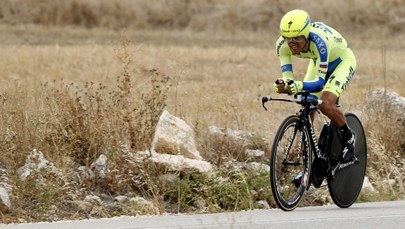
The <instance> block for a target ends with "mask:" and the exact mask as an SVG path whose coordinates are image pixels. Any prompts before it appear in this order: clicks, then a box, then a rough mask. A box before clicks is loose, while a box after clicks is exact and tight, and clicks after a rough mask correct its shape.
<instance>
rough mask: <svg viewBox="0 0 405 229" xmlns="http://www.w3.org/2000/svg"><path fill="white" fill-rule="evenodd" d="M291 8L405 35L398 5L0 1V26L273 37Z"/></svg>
mask: <svg viewBox="0 0 405 229" xmlns="http://www.w3.org/2000/svg"><path fill="white" fill-rule="evenodd" d="M294 8H301V9H304V10H306V11H308V12H309V13H310V15H311V16H312V19H313V20H314V21H323V22H325V23H327V24H331V25H333V26H334V27H336V28H337V29H338V30H340V31H342V32H344V33H345V34H347V35H350V36H351V35H359V34H364V36H365V37H366V38H367V37H370V36H371V37H375V38H383V37H386V36H397V35H400V36H401V37H404V36H405V35H404V33H405V3H404V1H403V0H384V1H382V0H337V1H323V0H314V1H303V0H291V1H280V0H256V1H250V0H216V1H214V0H193V1H191V0H159V1H150V0H30V1H25V0H2V3H1V5H0V23H4V24H9V25H27V24H36V25H44V26H80V27H85V28H97V27H104V28H111V29H123V28H125V29H134V30H140V29H150V30H154V29H167V30H191V31H216V30H225V31H228V32H233V31H238V30H247V31H266V32H267V31H270V32H271V33H277V31H278V22H279V20H280V18H281V17H282V15H283V14H284V13H285V12H287V11H289V10H291V9H294Z"/></svg>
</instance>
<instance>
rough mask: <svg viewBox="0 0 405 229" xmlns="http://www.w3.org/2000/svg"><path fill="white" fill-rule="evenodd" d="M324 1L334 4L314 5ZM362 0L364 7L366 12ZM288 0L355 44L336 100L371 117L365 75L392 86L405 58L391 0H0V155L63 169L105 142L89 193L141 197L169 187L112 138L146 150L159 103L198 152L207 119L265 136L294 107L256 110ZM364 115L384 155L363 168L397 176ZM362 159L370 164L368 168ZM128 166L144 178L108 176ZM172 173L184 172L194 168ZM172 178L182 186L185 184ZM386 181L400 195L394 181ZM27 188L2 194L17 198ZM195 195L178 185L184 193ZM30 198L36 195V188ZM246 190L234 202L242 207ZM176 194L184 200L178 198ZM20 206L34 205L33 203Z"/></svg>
mask: <svg viewBox="0 0 405 229" xmlns="http://www.w3.org/2000/svg"><path fill="white" fill-rule="evenodd" d="M173 2H175V3H173ZM349 2H350V3H349ZM325 4H328V6H330V5H329V4H332V5H333V6H339V7H331V8H329V10H328V11H325V10H323V9H324V8H325V7H326V5H325ZM364 5H368V6H369V7H368V8H367V9H366V10H365V9H363V6H364ZM296 7H303V8H304V9H307V10H308V11H309V12H310V13H312V15H314V16H313V17H316V18H315V19H316V20H323V21H325V22H327V23H328V24H330V25H332V26H335V27H336V28H338V29H340V30H342V31H343V33H344V34H346V35H347V36H346V37H347V39H348V41H349V43H350V45H351V47H352V49H353V50H354V52H355V54H356V56H357V59H358V69H357V74H356V77H355V78H354V80H353V82H352V83H351V84H350V86H349V88H348V90H347V91H346V92H345V94H344V95H343V97H342V100H341V101H342V105H343V109H344V110H345V111H352V112H354V113H356V114H359V115H360V116H361V118H362V119H363V120H370V119H367V117H368V116H370V115H373V114H370V113H369V112H363V110H364V103H365V101H366V100H367V98H366V97H365V94H366V92H367V91H369V90H371V89H373V88H376V87H384V88H386V89H388V90H393V91H396V92H397V93H399V94H400V95H402V96H405V90H404V88H403V86H402V85H403V83H404V81H405V78H404V75H403V72H404V71H405V67H404V66H402V65H401V64H400V63H401V60H402V58H403V56H404V53H405V42H404V40H405V39H404V38H405V31H404V29H403V28H404V27H403V26H402V27H401V25H402V24H401V23H402V22H401V20H403V18H400V15H401V12H403V10H404V4H403V3H401V1H395V0H390V1H385V2H384V5H381V4H380V3H378V2H375V1H367V0H357V1H354V2H353V1H345V0H341V1H335V2H333V3H329V2H328V3H326V2H324V1H315V2H314V4H310V5H308V4H305V5H303V3H302V1H295V2H294V1H292V2H289V3H285V2H281V1H276V0H271V1H255V4H252V3H251V2H250V1H209V0H200V1H181V0H178V1H159V3H156V4H150V1H147V0H145V1H142V0H140V1H107V0H105V1H79V0H71V1H50V0H49V1H47V0H36V1H29V2H27V1H22V0H21V1H20V0H18V1H12V0H10V1H4V2H2V5H1V6H0V21H1V22H2V23H1V24H0V34H2V35H1V36H0V47H1V53H2V55H0V82H1V83H0V95H1V97H0V102H1V107H0V111H1V114H0V128H1V129H2V130H3V131H2V133H1V134H0V148H1V151H2V152H3V157H2V158H0V164H1V165H2V166H4V167H6V168H8V169H9V170H10V171H12V172H11V173H12V174H13V171H14V172H15V170H16V169H17V168H19V167H20V166H21V165H23V163H24V160H25V157H26V154H27V153H28V152H30V151H31V150H32V149H33V148H37V149H39V150H41V151H42V152H44V153H45V155H46V157H47V158H48V159H50V160H52V161H54V162H55V163H56V164H57V165H58V166H60V167H61V168H62V169H63V170H66V171H68V170H69V168H68V166H70V165H72V164H71V163H73V162H72V161H71V160H73V161H74V163H76V164H75V165H78V164H84V165H88V164H89V163H90V162H91V161H92V160H94V158H96V157H97V156H98V155H99V154H100V153H106V154H108V155H109V156H110V158H112V161H113V162H114V163H115V164H116V166H115V167H114V168H112V169H113V172H112V173H111V174H109V176H110V177H109V178H111V180H110V181H109V182H110V183H108V184H107V185H106V184H94V183H91V182H90V183H89V184H88V186H87V187H86V188H87V190H88V191H96V190H102V192H103V191H104V192H109V193H113V194H119V193H124V192H127V191H128V190H132V191H134V192H135V191H136V192H141V193H143V194H145V195H147V196H149V197H152V198H153V197H155V198H156V197H159V196H168V197H170V198H172V194H171V193H170V192H169V193H167V192H166V191H168V190H167V187H166V188H165V186H164V185H161V184H159V183H154V182H152V181H153V180H156V179H157V176H158V175H159V174H148V172H150V171H156V173H161V172H162V171H161V170H160V168H151V167H148V166H146V167H136V168H133V167H131V166H130V165H126V166H122V165H123V163H125V162H124V159H123V158H122V157H121V155H120V152H121V151H120V149H119V145H121V144H122V143H125V144H127V145H128V146H129V147H131V148H132V149H133V150H141V149H145V148H148V144H149V143H150V140H151V135H152V134H153V133H152V131H153V127H154V124H155V122H156V118H157V117H158V115H159V114H160V113H161V111H162V109H167V110H169V111H170V112H171V113H172V114H174V115H176V116H179V117H181V118H183V119H185V120H186V122H187V123H189V124H190V125H192V126H193V128H194V130H195V131H196V133H197V137H198V139H197V142H198V143H199V148H200V150H201V151H202V153H206V154H207V155H209V154H211V156H210V157H212V158H215V159H212V160H219V159H218V158H217V157H213V156H212V153H213V152H207V151H209V150H208V148H209V146H207V144H210V143H212V142H208V143H207V141H208V140H207V139H209V136H208V133H207V132H208V126H210V125H216V126H218V127H225V128H232V129H241V130H247V131H253V132H256V134H257V135H258V136H260V137H264V138H265V139H266V143H268V144H270V143H271V140H272V138H273V135H274V134H275V131H276V129H277V128H278V125H279V123H280V122H281V121H282V119H283V118H284V117H285V116H286V115H288V114H291V113H294V112H296V110H297V108H298V107H296V106H285V104H277V103H274V104H270V111H267V112H266V111H264V110H263V109H262V107H261V104H260V103H259V97H260V96H261V95H268V94H270V95H273V93H272V92H271V85H272V83H273V81H274V79H275V78H277V77H278V76H279V75H280V73H279V63H278V59H277V57H276V55H275V50H274V49H275V47H274V42H275V40H276V37H277V29H276V27H277V26H273V25H277V24H278V20H279V18H280V17H281V15H282V13H283V12H284V11H285V10H286V9H290V8H296ZM41 10H42V11H41ZM101 15H102V16H101ZM402 15H403V14H402ZM370 22H371V23H370ZM369 23H370V24H369ZM269 25H270V26H269ZM89 28H91V29H89ZM377 31H378V33H377ZM128 39H130V40H128ZM295 61H296V62H295V71H296V72H302V73H303V72H304V71H305V68H306V65H307V62H306V61H303V60H295ZM168 76H170V80H169V78H168ZM321 120H323V119H321ZM365 126H366V131H367V133H369V138H370V143H369V146H370V149H369V156H370V157H369V158H370V161H382V163H383V164H384V165H383V166H385V168H384V169H383V170H381V171H380V173H374V174H375V175H374V176H371V177H372V178H375V179H391V178H393V176H396V177H395V179H397V180H399V181H401V182H402V181H403V178H402V177H400V178H398V176H401V173H398V172H396V171H397V170H395V169H394V168H395V166H398V165H400V163H402V161H401V160H399V159H398V160H396V162H395V163H396V164H395V165H390V164H389V163H390V156H392V157H393V158H398V156H397V155H398V153H401V152H402V153H403V149H391V148H387V147H386V145H384V142H381V141H382V140H384V139H390V141H392V140H393V139H394V140H395V138H393V136H391V135H390V133H391V134H392V133H397V132H390V127H387V126H379V125H373V123H372V121H370V122H367V123H365ZM385 128H387V129H385ZM380 129H384V130H385V131H384V132H382V131H380ZM376 133H378V134H377V135H376ZM402 134H403V131H402V132H400V133H399V135H402ZM384 135H385V136H384ZM224 146H226V148H227V150H224V151H223V152H221V153H227V154H229V155H234V154H238V152H237V148H238V147H239V146H238V145H237V144H236V146H235V145H232V144H231V143H229V142H227V143H226V144H224ZM261 147H263V148H266V146H261ZM401 150H402V151H401ZM228 151H229V152H228ZM230 151H232V152H230ZM376 152H378V153H376ZM214 153H215V152H214ZM234 157H235V158H237V157H238V155H236V156H235V155H234ZM369 164H370V168H369V171H370V173H371V172H375V170H377V168H378V167H379V166H381V165H380V164H376V163H369ZM63 165H65V167H63ZM145 169H148V170H149V171H147V172H145ZM133 172H136V173H138V175H139V174H140V176H141V177H143V178H142V181H143V182H144V183H143V185H141V186H136V184H131V182H130V177H122V180H121V182H118V181H117V180H115V179H114V177H115V176H116V175H118V174H127V175H128V176H131V175H133V174H132V173H133ZM223 173H226V174H227V173H231V172H226V171H223ZM228 175H229V174H228ZM229 176H234V175H229ZM185 177H186V178H183V179H186V181H189V180H188V179H191V180H193V179H194V180H200V179H202V178H200V177H198V178H195V177H194V178H193V177H192V176H185ZM243 179H244V178H243ZM243 182H247V181H245V180H244V181H243ZM252 182H253V183H254V182H258V181H252ZM260 182H261V181H260ZM16 183H17V182H16ZM148 183H149V184H148ZM243 184H244V183H243ZM18 185H20V186H21V187H25V186H24V185H29V184H26V183H22V184H20V183H19V184H18ZM179 185H184V186H185V188H186V189H187V188H190V189H193V188H195V187H190V186H192V185H193V184H190V182H185V183H180V184H179ZM194 185H195V184H194ZM232 185H233V184H230V186H232ZM244 185H245V184H244ZM135 186H136V187H135ZM200 188H201V187H200ZM230 188H234V187H233V186H232V187H230ZM244 188H246V187H245V186H244ZM51 191H54V193H51V194H49V195H50V197H52V196H53V195H59V194H58V191H57V190H53V189H52V190H51ZM189 191H190V190H189ZM190 193H193V192H192V191H190ZM190 193H186V194H188V195H191V194H190ZM392 193H394V194H395V195H403V194H404V193H403V191H401V190H399V191H397V190H395V192H394V191H393V192H392ZM177 194H178V193H176V192H174V194H173V196H176V195H177ZM211 194H213V195H214V194H215V193H211ZM31 195H32V196H31ZM37 195H38V193H24V192H23V191H19V192H16V193H15V196H18V197H21V198H22V199H24V198H26V197H29V198H38V196H37ZM48 197H49V196H48ZM173 198H174V197H173ZM195 198H196V197H195V196H184V199H187V201H190V200H191V199H195ZM201 198H209V197H207V196H202V197H201ZM268 198H269V197H268ZM382 198H383V197H382ZM269 199H270V198H269ZM38 200H43V201H44V202H47V201H49V198H44V197H42V199H41V198H38ZM18 201H21V202H19V203H18V204H17V206H19V207H20V211H16V212H14V214H15V215H14V216H15V217H17V218H18V217H23V216H19V215H18V214H23V211H22V210H23V209H24V207H27V205H26V204H27V203H23V201H24V200H18ZM179 201H180V200H179ZM250 201H251V200H249V201H247V202H244V206H248V207H251V206H250V205H251V202H250ZM269 201H270V200H269ZM156 202H158V203H160V204H161V206H160V210H161V211H163V210H164V206H163V200H162V199H159V198H157V199H156ZM212 202H213V206H214V205H218V203H216V202H215V200H212ZM214 203H215V204H214ZM221 204H222V205H224V206H228V205H229V203H227V202H223V203H221ZM178 206H182V207H185V206H184V203H178ZM29 207H33V212H35V211H34V210H36V209H35V206H31V205H29ZM232 207H234V206H231V207H230V208H232ZM185 208H186V207H185ZM213 208H215V207H213ZM217 210H218V209H217ZM228 210H229V209H228ZM38 214H39V213H38ZM36 217H38V218H39V219H40V217H41V216H36Z"/></svg>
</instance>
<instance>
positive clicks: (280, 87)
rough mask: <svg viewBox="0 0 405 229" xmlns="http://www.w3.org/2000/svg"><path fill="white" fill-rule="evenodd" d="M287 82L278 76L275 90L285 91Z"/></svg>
mask: <svg viewBox="0 0 405 229" xmlns="http://www.w3.org/2000/svg"><path fill="white" fill-rule="evenodd" d="M285 86H286V84H285V82H284V80H283V79H282V78H278V79H277V80H276V81H275V82H274V84H273V90H274V92H276V93H283V92H284V89H285Z"/></svg>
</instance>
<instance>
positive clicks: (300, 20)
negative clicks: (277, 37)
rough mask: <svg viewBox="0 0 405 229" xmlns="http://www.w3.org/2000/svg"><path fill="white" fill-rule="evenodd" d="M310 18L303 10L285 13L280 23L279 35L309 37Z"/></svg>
mask: <svg viewBox="0 0 405 229" xmlns="http://www.w3.org/2000/svg"><path fill="white" fill-rule="evenodd" d="M310 29H311V18H310V17H309V14H308V13H307V12H305V11H303V10H292V11H290V12H288V13H286V14H285V15H284V16H283V18H282V19H281V21H280V33H281V36H283V37H289V38H291V37H298V36H302V35H303V36H305V38H307V37H308V35H309V30H310Z"/></svg>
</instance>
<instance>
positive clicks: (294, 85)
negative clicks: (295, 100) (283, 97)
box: [287, 80, 303, 95]
mask: <svg viewBox="0 0 405 229" xmlns="http://www.w3.org/2000/svg"><path fill="white" fill-rule="evenodd" d="M287 85H288V86H287V90H288V92H289V93H290V94H292V95H295V94H297V93H298V92H300V91H302V87H303V84H302V81H294V80H288V81H287Z"/></svg>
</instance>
